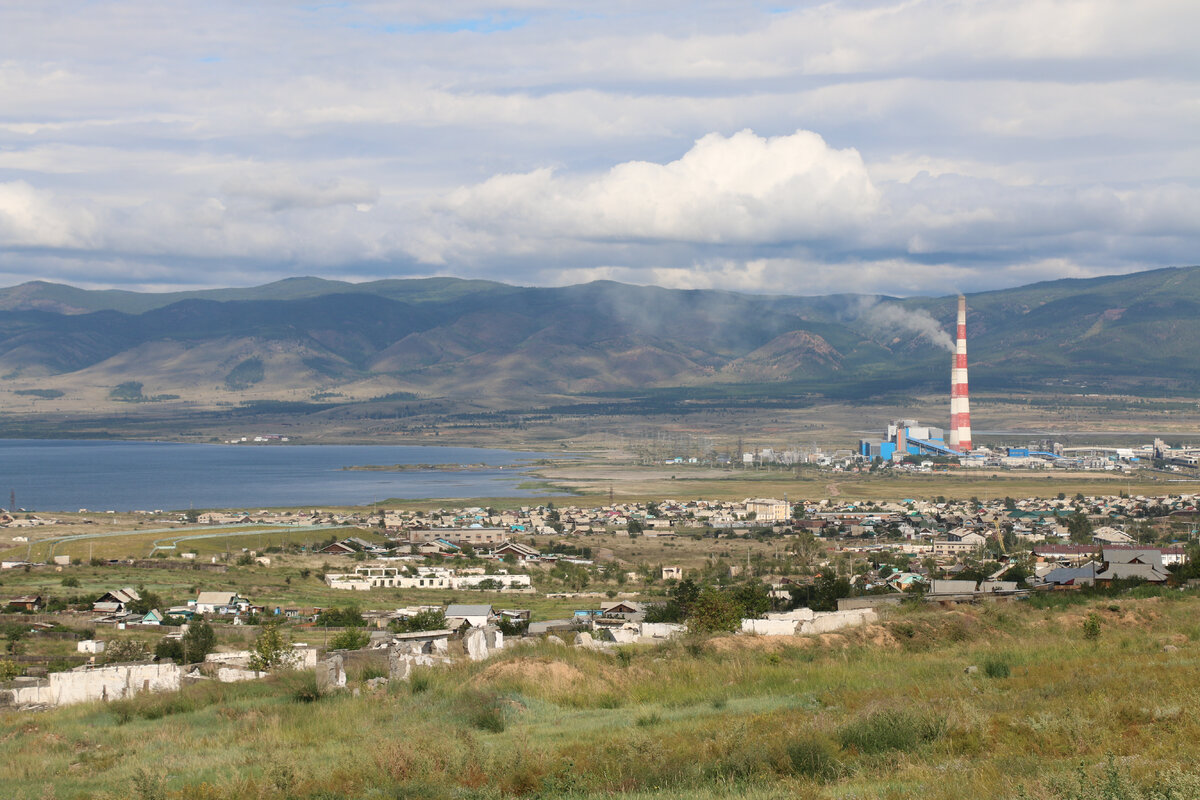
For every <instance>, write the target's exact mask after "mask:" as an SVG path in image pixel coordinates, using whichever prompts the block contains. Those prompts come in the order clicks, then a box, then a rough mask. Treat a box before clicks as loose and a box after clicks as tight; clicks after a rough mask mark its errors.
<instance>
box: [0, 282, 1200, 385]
mask: <svg viewBox="0 0 1200 800" xmlns="http://www.w3.org/2000/svg"><path fill="white" fill-rule="evenodd" d="M953 304H954V298H953V297H951V296H946V297H941V298H910V299H892V298H875V297H865V296H856V295H834V296H825V297H788V296H761V295H748V294H736V293H730V292H719V291H700V290H697V291H680V290H668V289H661V288H656V287H642V286H630V285H624V284H618V283H611V282H597V283H590V284H585V285H578V286H568V287H563V288H523V287H516V286H509V285H505V284H501V283H492V282H487V281H465V280H458V279H454V278H433V279H423V280H385V281H377V282H373V283H361V284H350V283H343V282H338V281H329V280H322V279H317V278H295V279H289V280H285V281H280V282H278V283H273V284H268V285H266V286H259V287H253V288H246V289H217V290H208V291H197V292H179V293H171V294H140V293H134V292H122V291H88V290H83V289H78V288H75V287H71V286H64V285H60V284H51V283H43V282H33V283H26V284H22V285H20V286H15V287H12V288H9V289H4V290H0V375H2V376H3V383H0V388H3V389H7V390H9V391H10V392H11V391H17V392H19V393H20V394H21V396H28V395H30V394H31V393H32V392H41V393H42V395H43V396H48V395H53V396H58V395H57V393H58V392H62V393H63V394H62V396H63V397H64V398H70V397H71V396H73V395H80V396H86V397H89V398H91V399H93V400H97V401H100V400H104V401H108V400H111V399H113V395H112V390H113V389H114V388H115V387H117V386H119V385H120V384H124V383H127V382H137V383H141V384H143V387H144V388H143V391H144V395H143V396H140V397H139V396H137V395H135V396H134V397H135V399H152V398H154V397H162V396H164V395H165V396H171V395H177V396H178V398H179V399H180V400H183V401H188V400H195V401H200V402H222V403H224V402H233V403H238V402H241V401H244V400H250V399H256V400H257V399H265V398H274V399H305V400H308V399H312V397H313V395H316V396H317V399H324V398H326V397H333V398H337V400H336V401H337V402H346V401H351V400H365V399H369V398H371V397H378V396H380V395H386V394H389V393H394V392H407V393H412V394H415V395H417V396H418V397H422V398H431V397H469V398H473V399H479V400H492V401H495V402H500V403H503V402H505V401H508V400H511V401H513V402H517V401H520V402H521V403H523V404H529V403H530V401H534V402H536V400H537V399H538V398H540V397H543V396H563V395H578V394H590V393H618V394H622V395H635V394H637V393H639V392H643V391H646V390H649V389H654V388H657V389H663V388H668V387H692V388H691V389H688V390H684V391H705V392H712V391H726V390H728V391H730V392H745V391H747V386H748V385H749V386H753V387H755V388H754V390H753V392H752V393H758V394H762V395H771V394H773V393H775V392H776V391H778V392H780V393H787V392H794V391H806V392H815V393H826V394H831V395H836V396H839V397H846V398H862V399H865V398H868V397H870V396H871V395H872V394H873V393H876V392H880V391H908V392H913V393H917V392H924V391H940V390H942V389H943V388H945V385H946V384H947V383H948V367H949V355H948V353H947V351H946V350H945V349H944V346H943V345H942V344H939V342H938V341H937V340H938V339H939V338H941V339H944V337H942V336H941V334H940V333H939V330H947V329H949V327H950V324H951V322H952V320H953V314H954V307H953ZM968 304H969V309H970V312H969V317H968V324H969V335H970V343H969V353H970V359H971V366H972V375H971V377H972V382H973V384H974V386H975V387H977V388H980V389H998V390H1003V389H1012V390H1018V389H1022V390H1034V391H1037V390H1062V389H1063V388H1064V387H1074V388H1075V390H1078V389H1079V388H1083V389H1085V390H1087V391H1096V392H1102V391H1120V392H1128V393H1133V394H1147V395H1152V394H1157V393H1162V392H1172V393H1173V392H1178V391H1187V390H1190V389H1193V388H1195V387H1196V386H1197V385H1198V383H1200V352H1198V350H1197V348H1196V347H1195V342H1196V341H1197V340H1198V338H1197V337H1198V334H1200V268H1197V267H1187V268H1177V269H1161V270H1154V271H1149V272H1141V273H1135V274H1132V275H1125V276H1116V277H1105V278H1097V279H1089V280H1060V281H1054V282H1050V283H1042V284H1035V285H1031V286H1026V287H1021V288H1017V289H1010V290H1004V291H996V292H988V293H983V294H977V295H969V296H968ZM939 326H940V328H939ZM722 387H724V388H722ZM117 396H120V395H119V393H118V395H117ZM126 399H128V398H126Z"/></svg>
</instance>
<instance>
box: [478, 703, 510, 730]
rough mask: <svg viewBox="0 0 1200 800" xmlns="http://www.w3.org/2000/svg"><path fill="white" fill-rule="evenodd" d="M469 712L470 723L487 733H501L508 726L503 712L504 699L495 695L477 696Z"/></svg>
mask: <svg viewBox="0 0 1200 800" xmlns="http://www.w3.org/2000/svg"><path fill="white" fill-rule="evenodd" d="M479 700H480V702H478V703H477V704H475V707H474V709H473V710H472V712H471V715H470V719H471V725H472V726H474V727H476V728H478V729H479V730H481V731H487V732H488V733H503V732H504V729H505V728H506V727H508V725H507V722H508V721H507V720H506V719H505V717H506V716H507V715H506V714H505V713H504V701H503V699H502V698H500V697H499V696H497V695H489V696H485V697H481V698H479Z"/></svg>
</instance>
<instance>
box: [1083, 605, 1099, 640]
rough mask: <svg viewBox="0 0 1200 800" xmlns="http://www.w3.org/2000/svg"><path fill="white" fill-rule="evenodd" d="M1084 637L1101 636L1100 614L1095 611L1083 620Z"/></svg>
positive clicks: (1095, 637) (1094, 637)
mask: <svg viewBox="0 0 1200 800" xmlns="http://www.w3.org/2000/svg"><path fill="white" fill-rule="evenodd" d="M1083 638H1085V639H1093V640H1094V639H1099V638H1100V615H1099V614H1097V613H1095V612H1094V611H1093V612H1092V613H1091V614H1088V615H1087V619H1085V620H1084V621H1083Z"/></svg>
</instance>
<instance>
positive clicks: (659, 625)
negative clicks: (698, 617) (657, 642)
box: [638, 622, 687, 639]
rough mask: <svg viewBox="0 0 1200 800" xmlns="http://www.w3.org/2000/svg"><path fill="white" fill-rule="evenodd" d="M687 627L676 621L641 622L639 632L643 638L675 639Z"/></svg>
mask: <svg viewBox="0 0 1200 800" xmlns="http://www.w3.org/2000/svg"><path fill="white" fill-rule="evenodd" d="M686 630H687V628H686V627H684V626H683V625H679V624H677V623H674V622H640V623H638V633H640V634H641V637H642V638H643V639H674V638H675V637H676V636H680V635H682V634H683V632H684V631H686Z"/></svg>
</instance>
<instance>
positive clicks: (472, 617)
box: [446, 603, 495, 628]
mask: <svg viewBox="0 0 1200 800" xmlns="http://www.w3.org/2000/svg"><path fill="white" fill-rule="evenodd" d="M493 616H495V614H494V613H493V612H492V607H491V606H490V605H467V604H464V603H452V604H451V605H448V606H446V626H447V627H449V628H461V627H464V626H466V627H469V628H482V627H483V626H484V625H487V624H488V622H489V621H490V620H491V619H492V617H493Z"/></svg>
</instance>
